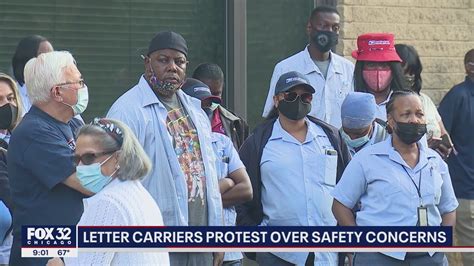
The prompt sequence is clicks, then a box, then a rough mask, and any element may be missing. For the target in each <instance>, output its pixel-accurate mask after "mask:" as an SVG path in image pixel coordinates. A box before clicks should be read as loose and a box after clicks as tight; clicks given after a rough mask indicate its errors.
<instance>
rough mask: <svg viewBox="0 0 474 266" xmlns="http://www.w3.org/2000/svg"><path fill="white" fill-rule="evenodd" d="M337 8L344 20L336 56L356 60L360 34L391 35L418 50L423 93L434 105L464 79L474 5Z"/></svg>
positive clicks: (350, 4) (468, 0) (408, 1)
mask: <svg viewBox="0 0 474 266" xmlns="http://www.w3.org/2000/svg"><path fill="white" fill-rule="evenodd" d="M337 7H338V10H339V11H340V13H341V18H342V21H343V27H342V29H343V30H342V32H341V40H340V45H339V47H338V52H339V53H342V54H343V55H344V56H346V57H347V58H350V59H351V60H353V59H352V57H351V56H350V55H351V52H352V50H354V49H355V48H356V40H357V36H358V35H360V34H362V33H367V32H392V33H394V34H395V43H405V44H410V45H413V46H414V47H415V48H416V49H417V51H418V53H419V55H420V57H421V61H422V64H423V73H422V78H423V91H424V92H425V93H427V94H428V95H430V96H431V97H432V99H433V101H434V102H435V103H438V102H439V101H440V100H441V98H442V97H443V95H444V94H445V93H446V92H447V91H448V90H449V89H450V88H451V87H452V86H453V85H455V84H457V83H459V82H461V81H463V80H464V76H465V74H464V73H465V71H464V64H463V59H464V55H465V53H466V52H467V51H469V50H470V49H472V48H474V0H418V1H413V0H339V1H338V3H337ZM353 61H354V60H353Z"/></svg>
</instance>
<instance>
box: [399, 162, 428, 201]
mask: <svg viewBox="0 0 474 266" xmlns="http://www.w3.org/2000/svg"><path fill="white" fill-rule="evenodd" d="M402 167H403V170H405V173H407V175H408V177H409V178H410V181H411V182H412V183H413V185H414V186H415V188H416V192H417V193H418V198H419V199H420V207H423V198H422V197H421V172H422V170H420V178H419V179H418V186H417V185H416V183H415V181H414V180H413V178H411V175H410V174H409V173H408V171H407V169H406V168H405V166H403V165H402Z"/></svg>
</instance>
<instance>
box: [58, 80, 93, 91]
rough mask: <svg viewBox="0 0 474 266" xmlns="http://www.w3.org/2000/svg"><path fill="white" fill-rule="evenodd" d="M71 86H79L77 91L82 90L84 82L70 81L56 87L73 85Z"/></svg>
mask: <svg viewBox="0 0 474 266" xmlns="http://www.w3.org/2000/svg"><path fill="white" fill-rule="evenodd" d="M73 84H79V86H80V87H79V89H82V88H84V86H85V84H86V83H85V82H84V80H83V79H81V80H78V81H70V82H64V83H59V84H57V85H56V86H58V87H64V86H67V85H73Z"/></svg>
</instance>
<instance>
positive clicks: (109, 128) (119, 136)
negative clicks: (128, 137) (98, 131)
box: [91, 117, 123, 147]
mask: <svg viewBox="0 0 474 266" xmlns="http://www.w3.org/2000/svg"><path fill="white" fill-rule="evenodd" d="M91 125H94V126H98V127H100V128H102V129H103V130H105V132H107V134H109V136H111V137H112V138H113V139H114V140H115V141H117V143H118V144H119V147H121V146H122V143H123V132H122V130H121V129H120V128H119V127H118V126H116V125H115V124H114V123H113V122H112V121H110V120H107V119H105V118H99V117H96V118H94V120H92V123H91Z"/></svg>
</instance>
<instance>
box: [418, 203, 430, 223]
mask: <svg viewBox="0 0 474 266" xmlns="http://www.w3.org/2000/svg"><path fill="white" fill-rule="evenodd" d="M418 226H428V209H427V208H426V207H418Z"/></svg>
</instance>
